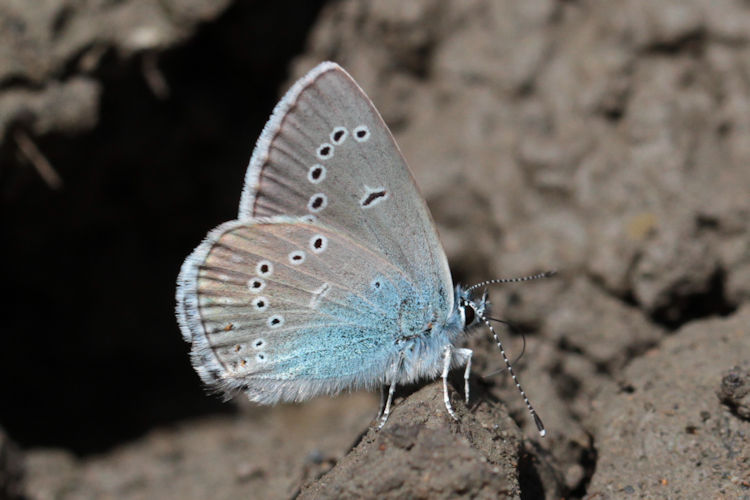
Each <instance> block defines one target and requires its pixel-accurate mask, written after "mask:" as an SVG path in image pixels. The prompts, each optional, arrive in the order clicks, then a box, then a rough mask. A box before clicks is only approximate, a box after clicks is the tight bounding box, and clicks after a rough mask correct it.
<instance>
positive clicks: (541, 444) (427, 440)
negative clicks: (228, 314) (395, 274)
mask: <svg viewBox="0 0 750 500" xmlns="http://www.w3.org/2000/svg"><path fill="white" fill-rule="evenodd" d="M324 60H333V61H336V62H338V63H339V64H341V65H342V66H344V67H345V68H346V69H347V70H348V71H349V72H350V73H351V74H352V75H353V76H354V77H355V78H356V79H357V81H358V82H359V83H360V85H361V86H362V87H363V88H364V89H365V90H366V91H367V92H368V94H369V95H370V97H371V98H372V100H373V101H374V102H375V104H376V106H377V107H378V109H379V110H380V111H381V113H382V114H383V117H384V119H385V120H386V122H387V123H388V124H389V125H390V126H391V129H392V131H393V133H394V135H395V136H396V140H397V141H398V143H399V145H400V147H401V149H402V151H403V153H404V155H405V156H406V158H407V160H408V161H409V164H410V166H411V168H412V170H413V172H414V175H415V177H416V179H417V183H418V184H419V186H420V189H421V191H422V193H423V194H424V196H425V198H426V199H427V201H428V204H429V206H430V208H431V210H432V213H433V217H434V219H435V220H436V223H437V225H438V229H439V231H440V235H441V239H442V241H443V244H444V246H445V249H446V252H447V255H448V257H449V261H450V264H451V268H452V271H453V277H454V281H455V282H460V283H466V284H472V283H476V282H478V281H481V280H484V279H489V278H496V277H514V276H523V275H527V274H532V273H535V272H539V271H542V270H547V269H557V270H558V271H559V272H558V274H557V276H555V277H554V278H552V279H548V280H542V281H537V282H533V283H527V284H519V285H505V286H498V287H493V288H491V289H490V296H491V301H492V304H493V314H494V315H495V316H498V317H500V318H502V319H504V320H506V321H508V322H510V323H511V324H512V325H513V326H512V327H511V328H510V329H502V330H501V335H502V337H503V339H504V341H505V343H506V344H507V347H508V351H509V352H510V354H511V355H512V356H514V357H515V356H516V355H518V354H519V353H520V351H521V350H522V347H523V345H524V341H523V338H522V337H524V336H525V353H524V355H523V357H522V358H521V359H520V360H519V361H518V362H516V364H515V369H516V371H517V372H518V374H519V377H520V379H521V381H522V383H523V384H524V388H525V389H526V392H527V393H528V394H529V396H530V398H531V400H532V402H533V403H534V405H535V407H536V409H537V411H538V413H539V414H540V415H541V417H542V418H543V420H544V422H545V424H546V427H547V431H548V434H547V437H545V438H540V437H539V435H538V433H537V432H536V429H535V427H534V424H533V422H532V421H530V419H529V415H528V413H527V412H526V410H525V407H524V405H523V400H522V399H521V397H520V396H519V395H518V393H517V392H516V390H515V387H514V386H513V384H512V383H511V381H510V380H509V379H508V377H507V376H505V375H504V373H503V372H502V371H501V368H502V359H501V358H500V356H499V353H498V351H497V349H496V347H495V346H494V344H493V342H492V341H491V337H490V336H489V334H488V332H486V331H484V330H481V329H479V330H477V331H476V332H475V333H474V334H473V335H472V336H471V337H470V338H469V339H468V341H467V343H468V346H469V347H471V348H472V349H474V350H475V357H474V376H473V378H472V379H471V384H472V398H471V401H470V403H469V405H468V406H466V405H463V403H462V379H461V373H458V371H457V373H456V374H454V375H456V379H455V380H456V383H454V387H455V390H454V393H453V404H454V405H455V407H456V410H457V412H458V414H459V417H460V419H459V421H458V422H454V421H452V420H451V419H450V418H449V417H448V416H447V415H446V412H445V408H444V407H443V404H442V394H441V386H440V384H439V383H431V382H429V381H426V382H425V384H422V385H420V386H416V387H409V388H403V389H402V390H401V391H400V392H399V393H398V397H397V399H396V406H395V409H394V413H393V415H392V416H391V419H390V420H389V422H388V424H387V425H386V427H385V428H384V429H383V430H382V431H379V432H378V431H376V430H375V429H374V428H373V427H372V423H373V417H374V416H375V413H376V411H377V406H378V396H377V395H376V394H370V393H353V394H347V395H341V396H339V397H336V398H320V399H316V400H313V401H310V402H307V403H304V404H300V405H281V406H278V407H274V408H265V407H257V406H253V405H251V404H250V403H248V402H246V401H241V400H236V401H232V402H228V403H224V402H222V401H220V400H219V399H217V398H216V397H212V396H210V395H207V394H205V393H204V391H203V389H202V388H201V386H200V383H199V380H198V377H197V376H196V375H195V373H194V372H193V371H192V369H191V367H190V365H189V360H188V356H187V352H188V346H187V345H185V344H184V343H183V342H182V340H181V338H180V335H179V331H178V328H177V324H176V321H175V319H174V312H173V311H174V288H175V278H176V275H177V273H178V270H179V266H180V264H181V262H182V260H183V259H184V257H185V256H186V255H187V254H188V253H189V252H190V251H191V250H192V248H193V247H194V246H195V245H196V244H197V243H198V242H199V241H200V240H201V238H202V237H203V236H204V234H205V233H206V231H207V230H209V229H211V228H212V227H214V226H216V225H218V224H219V223H221V222H224V221H226V220H230V219H232V218H234V215H235V213H236V209H237V204H238V202H239V197H240V191H241V188H242V179H243V176H244V169H245V166H246V164H247V161H248V159H249V157H250V154H251V151H252V146H253V144H254V141H255V140H256V138H257V136H258V134H259V132H260V130H261V128H262V126H263V124H264V122H265V120H266V119H267V118H268V115H269V114H270V111H271V109H272V108H273V105H274V104H275V102H276V100H277V99H278V97H279V96H280V95H281V94H282V93H283V92H284V91H285V90H286V89H287V88H288V86H289V85H290V84H291V83H292V82H293V81H294V80H295V79H296V78H298V77H300V76H301V75H302V74H304V73H305V72H306V71H307V70H309V69H310V68H312V67H313V66H314V65H316V64H317V63H319V62H321V61H324ZM0 202H1V203H2V212H0V221H2V230H3V238H2V241H3V244H2V245H0V248H1V250H0V252H2V253H0V257H2V259H1V260H2V262H3V270H2V283H3V285H4V288H5V294H4V296H6V299H5V300H6V303H5V307H3V312H4V317H5V322H4V327H3V346H2V348H0V375H1V376H0V427H2V430H1V431H0V498H3V497H7V498H29V499H48V498H50V499H51V498H55V499H85V498H125V499H140V498H196V499H199V498H200V499H202V498H212V499H216V500H218V499H223V498H264V499H274V498H292V497H299V498H305V499H307V498H311V499H312V498H359V497H361V498H498V497H500V498H505V497H507V498H519V499H535V498H549V499H557V498H590V499H607V498H749V497H750V444H748V439H747V436H748V435H749V434H750V422H749V420H750V4H748V3H747V2H745V1H742V0H711V1H709V0H702V1H701V0H665V1H660V2H654V1H652V0H625V1H620V2H598V1H595V0H578V1H575V0H572V1H570V0H569V1H560V0H527V1H524V2H518V1H516V0H505V1H497V2H486V1H482V0H468V1H463V2H448V1H445V0H442V1H441V0H414V1H410V2H401V1H397V0H387V1H381V2H356V1H329V2H309V1H303V0H300V1H291V0H285V1H281V2H239V1H231V0H221V1H212V0H162V1H160V2H149V1H144V0H123V1H118V2H111V1H93V0H90V1H74V0H62V1H60V0H45V1H40V2H24V1H22V0H0ZM522 334H523V335H522ZM498 371H500V373H496V372H498Z"/></svg>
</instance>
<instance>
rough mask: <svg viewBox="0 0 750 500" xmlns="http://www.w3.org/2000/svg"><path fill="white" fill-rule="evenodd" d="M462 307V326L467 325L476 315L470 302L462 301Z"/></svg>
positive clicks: (472, 321)
mask: <svg viewBox="0 0 750 500" xmlns="http://www.w3.org/2000/svg"><path fill="white" fill-rule="evenodd" d="M462 307H463V308H464V327H467V326H469V325H471V324H472V323H474V320H475V319H476V317H477V315H476V311H474V306H472V305H471V303H469V302H464V303H463V305H462Z"/></svg>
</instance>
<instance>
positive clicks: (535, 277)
mask: <svg viewBox="0 0 750 500" xmlns="http://www.w3.org/2000/svg"><path fill="white" fill-rule="evenodd" d="M556 273H557V271H544V272H543V273H539V274H534V275H533V276H524V277H522V278H500V279H495V280H488V281H482V282H481V283H477V284H476V285H471V286H470V287H469V288H467V289H466V291H467V292H470V291H472V290H474V289H476V288H480V287H483V286H487V285H495V284H498V283H520V282H521V281H531V280H538V279H541V278H549V277H550V276H554V275H555V274H556Z"/></svg>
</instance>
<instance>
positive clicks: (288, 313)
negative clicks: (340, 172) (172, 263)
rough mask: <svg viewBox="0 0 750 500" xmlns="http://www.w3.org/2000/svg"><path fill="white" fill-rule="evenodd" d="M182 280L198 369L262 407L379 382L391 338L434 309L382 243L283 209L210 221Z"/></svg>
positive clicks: (184, 321) (420, 323)
mask: <svg viewBox="0 0 750 500" xmlns="http://www.w3.org/2000/svg"><path fill="white" fill-rule="evenodd" d="M180 283H181V286H180V292H179V293H178V314H179V316H180V323H181V325H182V326H183V334H184V335H185V336H186V340H188V341H191V342H192V344H193V352H192V356H193V364H194V365H195V367H196V369H197V371H198V373H199V374H200V376H201V378H202V379H203V380H204V382H206V383H207V384H208V385H209V386H212V387H214V388H216V389H218V390H220V391H222V392H225V393H231V392H236V391H244V392H245V393H246V394H247V395H248V396H249V398H250V399H251V400H253V401H256V402H259V403H265V404H271V403H275V402H277V401H280V400H281V401H300V400H303V399H307V398H308V397H310V396H313V395H316V394H320V393H331V394H332V393H336V392H339V391H340V390H342V389H344V388H356V387H368V388H372V386H374V385H376V384H381V383H384V382H385V381H386V380H387V374H386V373H385V370H384V367H386V366H391V365H392V363H393V361H394V359H395V358H396V357H397V356H398V350H397V347H396V346H397V345H398V337H399V335H404V334H409V332H411V334H417V333H420V331H421V329H422V328H423V327H424V325H425V323H426V322H427V321H428V319H429V318H428V316H430V315H432V316H433V317H434V315H435V313H436V312H435V311H434V305H433V304H431V303H430V297H429V296H428V295H420V294H419V290H418V289H417V287H416V285H415V284H414V283H413V282H412V281H411V280H410V279H409V276H407V275H405V274H404V273H403V272H402V270H401V269H399V268H398V267H397V266H395V265H394V264H393V263H391V262H389V261H388V260H387V259H386V258H385V257H384V256H383V255H382V254H381V253H380V252H378V251H373V250H372V249H370V248H368V246H367V245H366V244H363V243H362V242H361V241H357V240H354V239H352V238H350V237H348V236H346V235H344V234H343V233H342V232H340V231H338V230H335V229H332V228H328V227H325V226H324V225H322V224H310V223H306V222H302V221H300V220H298V219H290V218H276V219H272V220H271V221H269V222H265V223H261V222H254V221H233V222H229V223H226V224H224V225H222V226H220V227H218V228H217V229H215V230H214V231H213V232H212V233H210V234H209V237H208V238H207V239H206V240H205V241H204V243H203V244H202V245H201V246H199V247H198V248H197V249H196V250H195V252H193V254H192V255H191V256H190V257H188V259H187V260H186V261H185V264H184V265H183V267H182V272H181V275H180ZM404 297H409V300H407V301H405V300H404ZM430 311H432V312H430Z"/></svg>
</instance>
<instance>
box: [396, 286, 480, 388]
mask: <svg viewBox="0 0 750 500" xmlns="http://www.w3.org/2000/svg"><path fill="white" fill-rule="evenodd" d="M486 308H487V301H486V296H482V297H481V298H480V299H478V300H473V299H471V297H469V294H468V293H467V292H466V291H465V290H464V289H463V288H462V287H461V286H460V285H458V286H456V289H455V295H454V300H453V308H452V310H451V311H450V313H449V314H448V315H447V316H445V317H444V318H443V319H442V321H441V320H440V319H438V318H435V319H433V320H428V321H427V322H425V323H424V326H423V328H422V331H421V332H419V333H417V334H411V335H402V336H401V337H400V338H398V339H396V345H397V346H398V351H397V353H396V356H394V358H392V361H391V362H392V363H394V364H397V365H398V366H400V369H399V370H398V375H397V377H396V382H397V383H412V382H415V381H417V380H419V379H423V378H430V377H434V376H436V375H437V374H439V373H440V371H441V369H442V365H443V354H444V350H445V347H446V346H447V345H456V344H457V343H458V342H459V341H460V338H461V337H462V335H463V334H464V333H465V332H466V331H467V329H469V328H471V327H473V326H475V325H477V324H478V323H479V321H480V318H481V317H482V316H483V315H484V313H485V310H486ZM413 317H414V316H412V318H413ZM391 373H393V371H391ZM391 380H392V376H391V377H388V376H386V378H385V379H384V382H385V383H390V382H391Z"/></svg>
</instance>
